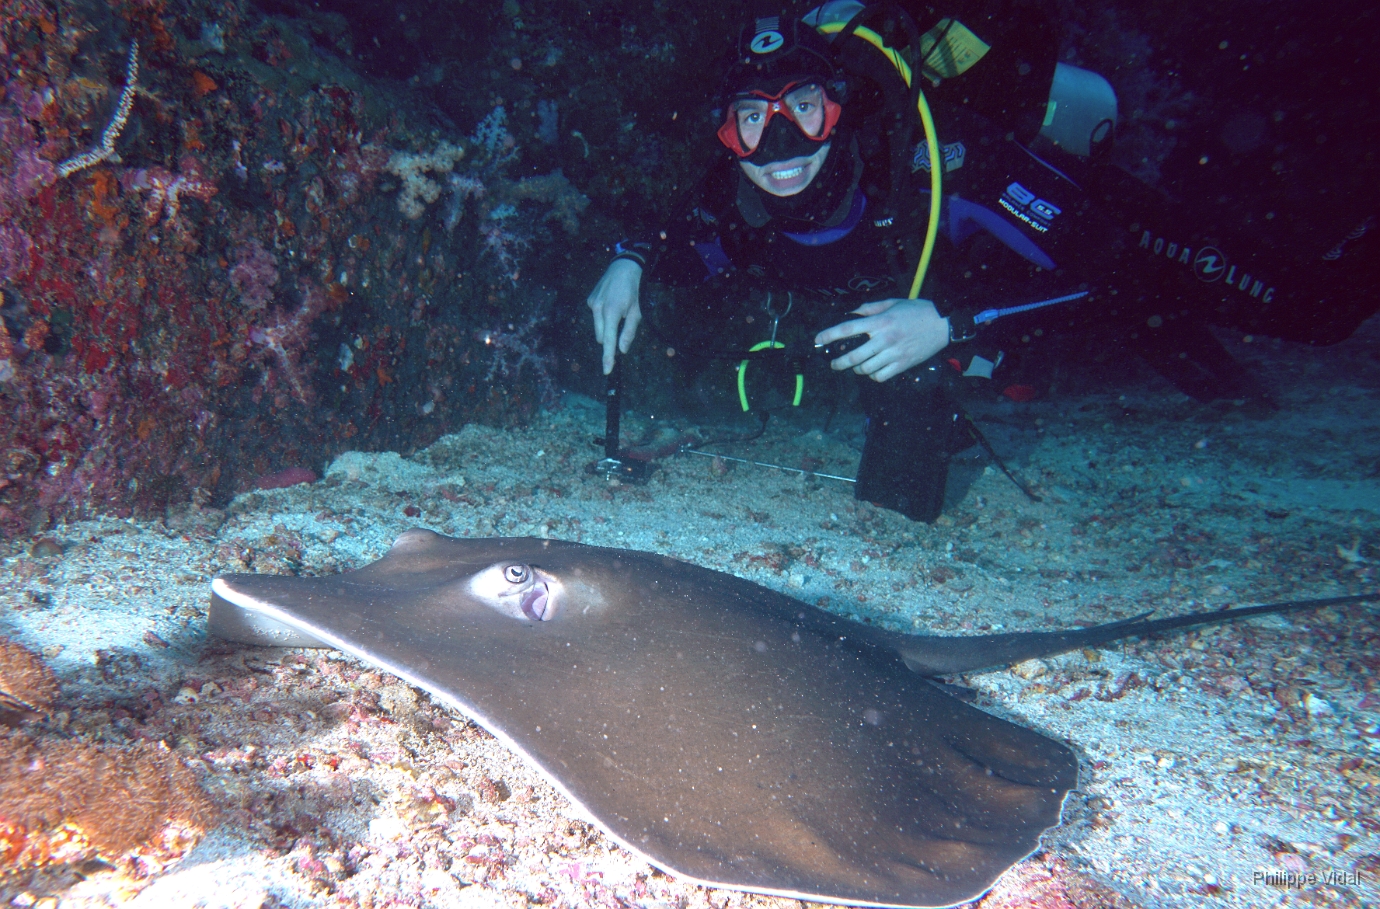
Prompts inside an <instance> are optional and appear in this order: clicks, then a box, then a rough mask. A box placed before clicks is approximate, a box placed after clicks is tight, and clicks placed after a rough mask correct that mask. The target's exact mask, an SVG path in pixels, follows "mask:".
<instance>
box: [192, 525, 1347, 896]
mask: <svg viewBox="0 0 1380 909" xmlns="http://www.w3.org/2000/svg"><path fill="white" fill-rule="evenodd" d="M1367 598H1368V597H1365V596H1362V597H1338V598H1333V599H1330V600H1315V601H1308V602H1296V603H1283V604H1275V605H1271V606H1258V607H1252V608H1246V609H1237V610H1232V611H1230V612H1225V613H1209V614H1198V615H1186V616H1180V617H1176V618H1168V619H1161V620H1158V621H1147V620H1146V618H1145V617H1144V616H1139V617H1136V618H1133V619H1127V620H1124V621H1120V622H1113V623H1111V624H1106V625H1099V626H1095V627H1092V628H1084V629H1078V630H1071V631H1065V632H1052V633H1029V634H1022V633H1014V634H996V635H982V636H976V637H932V636H921V635H907V634H900V633H895V632H888V631H883V630H881V629H877V628H873V627H870V626H867V625H863V624H860V623H856V622H852V621H849V620H847V619H844V618H841V617H839V616H836V615H832V614H830V613H828V612H825V611H823V610H821V609H817V608H815V607H813V606H810V605H807V604H805V603H802V602H800V601H798V600H795V599H792V598H791V597H788V596H785V595H783V594H780V593H777V592H775V591H772V590H769V589H767V588H765V587H761V586H759V585H757V584H753V583H751V582H749V581H745V580H742V579H740V578H736V577H733V576H731V575H728V574H723V573H721V572H717V571H712V570H709V569H706V568H701V567H697V566H695V565H690V564H687V563H685V562H680V561H677V560H675V559H671V558H667V557H664V556H659V555H654V554H651V553H645V552H634V551H629V550H622V549H603V548H598V547H593V546H585V545H581V544H578V543H566V542H559V541H554V540H536V539H450V538H447V537H443V536H440V535H439V534H436V533H432V532H430V531H426V530H412V531H408V532H406V533H404V534H403V535H402V536H401V537H399V538H398V540H397V542H396V543H394V544H393V547H392V549H390V550H389V552H388V553H387V555H385V556H384V557H383V558H381V559H379V560H378V561H376V562H373V563H372V564H369V565H367V566H365V567H363V568H361V569H359V570H357V571H350V572H345V573H343V574H340V575H336V576H333V577H326V578H296V577H281V576H270V575H245V574H237V575H229V576H226V577H221V578H217V579H216V580H215V581H214V583H213V596H212V602H211V614H210V628H211V631H212V632H213V633H215V634H217V635H219V636H220V637H223V638H227V639H230V640H233V641H239V642H243V643H249V644H276V645H280V646H317V647H319V646H329V647H335V648H339V649H340V650H342V651H345V652H346V653H349V654H352V655H354V656H355V657H358V658H359V659H361V660H363V661H364V662H366V663H369V664H372V665H374V666H377V667H379V668H380V669H383V670H385V671H387V672H389V673H392V674H393V675H395V676H397V677H398V678H400V679H402V680H404V681H406V682H408V683H410V684H412V685H415V686H417V687H419V688H422V689H423V690H425V691H427V692H428V693H430V694H431V695H432V697H433V698H435V699H436V700H438V701H441V702H443V703H445V704H447V705H448V706H450V707H451V708H453V709H455V710H457V711H459V712H460V713H462V714H464V715H465V716H467V717H469V718H470V719H471V720H473V721H474V722H475V723H477V724H478V725H480V726H482V727H484V728H485V729H487V730H488V731H489V732H491V733H493V735H494V736H496V737H497V738H498V739H499V740H500V741H502V742H503V743H504V744H505V745H506V746H507V747H508V748H510V749H511V750H512V751H513V752H515V753H516V754H517V755H518V756H520V757H521V758H522V759H524V760H525V761H527V762H528V763H529V764H530V765H532V766H533V767H534V768H536V769H537V770H538V771H539V772H541V773H542V774H543V775H544V776H545V777H546V779H547V780H549V781H550V782H551V783H552V784H553V785H554V786H555V787H556V788H557V789H558V790H560V791H561V792H562V793H563V794H564V795H565V796H566V797H567V798H568V799H569V800H570V802H571V804H572V805H573V806H574V807H575V809H576V810H577V811H578V812H579V813H580V814H581V815H583V816H584V817H585V818H587V819H589V820H590V821H592V822H593V823H594V824H596V825H597V826H598V827H600V828H602V829H603V830H604V831H605V832H606V833H607V834H608V835H609V836H610V837H612V838H613V839H614V840H616V841H617V842H618V843H619V844H621V845H622V846H623V847H624V848H626V849H627V850H629V851H630V852H632V853H634V854H636V855H638V856H641V857H642V858H644V859H646V860H647V861H648V862H650V863H651V864H653V865H655V866H657V867H659V868H661V869H663V870H665V871H667V872H669V873H671V874H674V875H678V876H680V877H682V878H686V879H688V880H690V881H693V882H696V883H700V884H705V885H708V886H713V887H727V888H732V889H737V890H747V891H755V892H759V893H765V894H772V895H777V896H785V897H793V898H797V899H806V900H815V901H823V902H833V903H848V904H857V905H866V906H905V907H937V906H951V905H954V904H956V903H961V902H964V901H967V900H972V899H975V898H976V897H978V896H980V895H981V894H983V893H984V892H985V891H987V890H988V889H989V888H990V887H991V886H992V884H993V883H994V882H995V881H996V879H997V878H998V877H999V876H1000V875H1001V874H1002V872H1004V871H1005V870H1006V869H1007V868H1009V867H1011V866H1012V865H1013V864H1015V863H1017V862H1019V861H1020V860H1022V859H1023V858H1025V857H1027V856H1029V855H1030V854H1031V853H1032V852H1033V851H1034V850H1035V849H1036V847H1037V846H1038V844H1039V840H1040V836H1041V834H1042V833H1044V831H1046V830H1048V829H1049V828H1051V827H1053V826H1055V825H1056V824H1058V823H1059V816H1060V811H1061V808H1062V806H1063V802H1064V797H1065V796H1066V795H1067V794H1068V792H1069V791H1070V790H1071V789H1073V788H1074V787H1075V786H1077V784H1078V760H1077V757H1076V756H1075V754H1074V752H1073V750H1072V749H1071V748H1069V747H1068V746H1067V745H1065V744H1063V743H1061V742H1058V741H1055V740H1054V739H1051V738H1049V737H1047V736H1044V735H1041V734H1040V733H1038V732H1035V731H1032V730H1030V729H1026V728H1023V727H1021V726H1018V725H1016V724H1014V723H1010V722H1007V721H1005V720H1002V719H999V718H997V717H994V716H991V715H989V714H987V713H984V712H983V711H981V710H978V709H977V708H975V707H973V706H971V705H969V704H967V703H965V702H964V701H963V700H960V699H959V698H956V697H954V696H953V695H951V694H949V693H947V692H946V691H945V690H944V688H943V687H942V686H941V685H939V684H936V683H935V682H933V681H931V678H932V677H935V676H941V675H945V674H950V673H958V672H965V671H968V670H975V669H982V668H987V667H994V666H1002V665H1007V664H1011V663H1014V662H1018V661H1021V660H1025V659H1029V658H1032V657H1037V656H1046V655H1051V654H1055V653H1060V652H1063V651H1066V650H1071V649H1074V648H1079V647H1094V646H1097V645H1099V644H1104V643H1106V642H1108V641H1113V640H1116V639H1118V638H1123V637H1127V636H1131V635H1143V634H1148V633H1153V632H1158V631H1164V630H1167V629H1171V628H1182V627H1187V626H1190V625H1205V624H1212V623H1217V622H1225V621H1232V620H1235V619H1240V618H1244V617H1246V616H1251V615H1260V614H1263V613H1267V612H1284V611H1289V610H1294V609H1302V608H1316V607H1318V606H1321V605H1328V604H1340V603H1348V602H1355V601H1358V600H1362V599H1367Z"/></svg>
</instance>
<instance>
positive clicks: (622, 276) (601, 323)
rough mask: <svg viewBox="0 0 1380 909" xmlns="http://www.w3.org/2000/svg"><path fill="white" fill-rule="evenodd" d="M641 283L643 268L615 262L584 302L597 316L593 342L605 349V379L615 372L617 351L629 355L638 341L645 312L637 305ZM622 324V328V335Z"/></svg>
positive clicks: (615, 260) (635, 264) (619, 260)
mask: <svg viewBox="0 0 1380 909" xmlns="http://www.w3.org/2000/svg"><path fill="white" fill-rule="evenodd" d="M641 283H642V266H641V265H638V264H637V263H636V262H634V261H632V260H631V259H614V260H613V261H612V262H610V263H609V267H608V268H606V269H604V275H603V277H601V278H600V279H599V283H598V284H596V285H594V290H592V291H590V292H589V299H588V300H586V301H585V302H586V303H588V304H589V308H590V311H591V312H593V313H594V340H595V341H596V342H597V343H599V344H602V345H603V346H604V375H608V374H609V373H611V372H613V361H614V357H615V356H617V351H622V352H623V353H627V352H628V348H630V347H632V342H633V338H635V337H637V326H638V323H640V322H641V321H642V309H641V308H640V307H639V306H638V305H637V289H638V287H639V286H640V285H641ZM620 322H621V323H622V325H623V331H622V334H621V335H620V334H619V331H618V325H619V323H620ZM615 344H617V351H615V349H614V345H615Z"/></svg>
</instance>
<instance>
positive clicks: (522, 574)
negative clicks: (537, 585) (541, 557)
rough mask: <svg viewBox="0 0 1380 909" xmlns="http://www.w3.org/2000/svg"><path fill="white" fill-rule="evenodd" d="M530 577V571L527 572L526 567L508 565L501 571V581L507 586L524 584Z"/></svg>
mask: <svg viewBox="0 0 1380 909" xmlns="http://www.w3.org/2000/svg"><path fill="white" fill-rule="evenodd" d="M530 576H531V571H529V570H528V568H527V566H526V565H509V566H508V567H507V568H505V569H503V579H504V580H506V581H507V582H508V583H509V584H523V583H526V581H527V578H528V577H530Z"/></svg>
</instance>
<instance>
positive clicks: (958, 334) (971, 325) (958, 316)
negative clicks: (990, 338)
mask: <svg viewBox="0 0 1380 909" xmlns="http://www.w3.org/2000/svg"><path fill="white" fill-rule="evenodd" d="M944 321H945V322H946V323H947V324H948V326H949V343H950V344H962V343H963V342H965V341H971V340H973V339H974V338H976V337H977V324H976V323H975V322H974V321H973V317H972V315H971V314H970V313H966V312H951V313H949V314H948V315H947V316H945V317H944Z"/></svg>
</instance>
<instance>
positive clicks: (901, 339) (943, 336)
mask: <svg viewBox="0 0 1380 909" xmlns="http://www.w3.org/2000/svg"><path fill="white" fill-rule="evenodd" d="M853 312H854V313H855V314H856V315H859V316H862V317H863V318H861V319H852V320H850V321H848V322H843V323H841V324H839V325H835V326H833V327H831V328H826V329H825V330H824V331H822V332H820V333H819V334H818V335H816V336H815V346H816V347H823V346H824V345H826V344H832V343H833V342H835V341H838V340H840V339H842V338H851V337H853V336H854V335H870V337H869V339H868V340H867V342H866V343H865V344H863V345H862V346H860V347H858V348H857V349H856V350H852V351H849V352H848V353H846V354H844V355H843V356H841V357H838V358H837V359H835V360H833V361H831V362H830V363H829V365H830V366H831V367H832V368H834V369H837V370H844V369H851V370H853V371H854V372H855V373H857V374H858V375H860V376H871V377H872V378H874V379H876V380H877V381H878V382H885V381H886V380H887V379H890V378H893V377H894V376H898V375H900V374H901V373H903V372H905V371H906V370H907V369H910V368H911V367H912V366H918V365H919V364H921V363H923V362H925V361H926V360H928V359H929V358H930V357H932V356H934V355H935V354H937V353H939V352H940V351H941V350H943V349H944V348H945V347H948V346H949V320H948V319H946V318H945V317H943V316H941V315H940V314H939V311H938V310H937V309H935V308H934V303H933V302H931V301H929V300H901V299H890V300H878V301H876V302H875V303H864V304H863V305H862V306H859V307H858V308H857V309H855V310H853Z"/></svg>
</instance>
